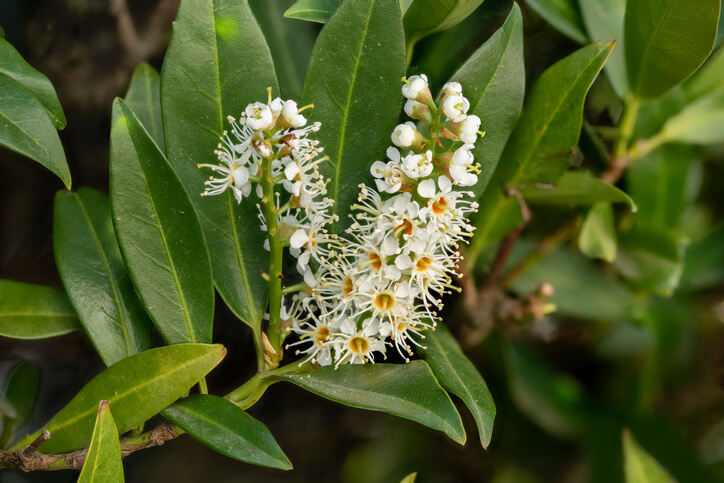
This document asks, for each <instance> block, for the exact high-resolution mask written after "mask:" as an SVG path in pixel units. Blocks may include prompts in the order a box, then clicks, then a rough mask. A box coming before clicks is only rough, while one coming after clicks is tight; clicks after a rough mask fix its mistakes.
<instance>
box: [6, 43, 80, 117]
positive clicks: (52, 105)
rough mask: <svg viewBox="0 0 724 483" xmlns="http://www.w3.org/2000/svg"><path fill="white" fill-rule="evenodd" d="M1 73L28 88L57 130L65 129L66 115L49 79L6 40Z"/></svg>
mask: <svg viewBox="0 0 724 483" xmlns="http://www.w3.org/2000/svg"><path fill="white" fill-rule="evenodd" d="M0 73H2V74H5V75H6V76H8V77H10V78H11V79H13V80H15V81H16V82H17V83H18V84H20V85H21V86H23V87H24V88H26V89H27V90H28V91H30V93H31V94H32V95H33V96H35V97H36V98H37V99H38V100H39V101H40V103H41V104H42V105H43V107H44V108H45V110H46V111H47V112H48V115H49V116H50V119H51V120H52V121H53V124H54V125H55V127H56V128H57V129H63V128H64V127H65V124H66V121H65V114H63V108H62V107H61V106H60V101H59V100H58V96H57V94H56V93H55V89H54V88H53V84H51V83H50V81H49V80H48V78H47V77H45V76H44V75H43V74H41V73H40V72H38V71H37V70H35V69H33V67H32V66H31V65H30V64H28V63H27V62H25V59H23V58H22V56H21V55H20V54H19V53H18V51H17V50H15V48H14V47H13V46H12V45H10V43H9V42H8V41H6V40H2V39H0Z"/></svg>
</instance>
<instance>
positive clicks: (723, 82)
mask: <svg viewBox="0 0 724 483" xmlns="http://www.w3.org/2000/svg"><path fill="white" fill-rule="evenodd" d="M683 87H684V92H685V93H686V96H687V97H688V98H689V99H690V100H693V99H696V98H698V97H701V96H703V95H704V94H708V93H710V92H712V91H714V90H718V89H720V88H724V49H718V50H717V51H716V52H715V53H714V54H712V56H711V57H709V58H708V59H707V60H706V62H705V63H704V65H702V66H701V69H699V70H697V71H696V72H695V73H694V75H692V76H691V77H690V78H689V79H687V80H686V82H684V86H683Z"/></svg>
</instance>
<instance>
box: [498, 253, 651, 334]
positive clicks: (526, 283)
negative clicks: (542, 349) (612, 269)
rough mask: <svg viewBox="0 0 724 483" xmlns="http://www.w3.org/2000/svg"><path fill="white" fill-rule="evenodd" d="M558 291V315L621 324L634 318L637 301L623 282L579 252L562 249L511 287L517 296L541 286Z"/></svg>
mask: <svg viewBox="0 0 724 483" xmlns="http://www.w3.org/2000/svg"><path fill="white" fill-rule="evenodd" d="M544 282H547V283H550V284H551V285H553V288H554V289H555V292H554V293H553V296H552V297H551V298H550V302H551V303H554V304H555V305H556V313H559V314H562V315H569V316H573V317H580V318H582V319H588V320H600V321H607V322H618V321H621V320H624V319H628V318H630V317H631V314H632V313H633V312H634V311H635V310H636V306H637V303H638V302H637V300H636V297H635V296H634V294H633V293H632V292H631V290H630V289H629V288H628V287H627V286H626V285H625V284H623V283H622V282H621V281H620V280H618V279H616V278H614V277H612V276H611V275H610V274H608V273H605V272H604V271H603V270H601V269H600V268H599V267H597V266H596V265H595V264H594V263H593V262H591V261H590V260H588V259H586V258H585V257H584V256H583V255H581V254H580V253H578V252H577V251H576V250H574V249H571V248H567V247H561V248H559V249H558V250H556V251H554V252H553V253H551V254H549V255H548V256H546V257H544V258H543V259H542V260H541V261H540V262H538V263H537V264H535V265H533V266H531V267H530V268H529V269H527V270H526V271H525V272H523V273H522V274H521V275H520V276H519V277H518V278H516V279H515V281H514V282H513V284H512V288H513V290H514V291H515V292H516V293H518V294H526V293H530V291H531V290H533V289H534V288H535V287H537V286H539V285H540V284H541V283H544Z"/></svg>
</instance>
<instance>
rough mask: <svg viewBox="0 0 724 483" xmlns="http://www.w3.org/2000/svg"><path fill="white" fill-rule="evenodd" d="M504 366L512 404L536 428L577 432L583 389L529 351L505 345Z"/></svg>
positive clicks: (564, 433)
mask: <svg viewBox="0 0 724 483" xmlns="http://www.w3.org/2000/svg"><path fill="white" fill-rule="evenodd" d="M505 368H506V372H507V373H508V382H509V384H510V392H511V395H512V396H513V400H514V401H515V404H516V406H517V407H518V409H520V410H521V411H522V412H523V413H524V414H525V415H526V416H528V417H529V418H531V419H532V420H533V421H535V423H536V424H538V425H539V426H540V427H542V428H544V429H545V430H546V431H549V432H551V433H552V434H555V435H557V436H561V437H571V436H576V435H580V434H581V432H582V430H583V429H584V418H585V411H586V407H585V406H584V394H583V388H582V387H581V385H580V383H579V382H578V381H577V380H576V379H574V378H573V377H571V376H569V375H567V374H563V373H560V372H556V371H555V370H554V369H553V368H552V367H549V366H548V365H547V364H546V363H545V361H544V360H543V359H541V358H539V357H537V356H535V355H534V354H533V353H532V352H529V351H528V350H526V349H524V348H523V347H522V346H518V345H515V344H510V343H509V344H506V345H505Z"/></svg>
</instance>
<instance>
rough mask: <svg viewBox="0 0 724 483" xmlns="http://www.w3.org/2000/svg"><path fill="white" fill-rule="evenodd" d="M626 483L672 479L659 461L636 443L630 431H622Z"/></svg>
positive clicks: (655, 482)
mask: <svg viewBox="0 0 724 483" xmlns="http://www.w3.org/2000/svg"><path fill="white" fill-rule="evenodd" d="M623 457H624V462H625V466H624V468H625V470H626V483H669V482H671V481H672V479H671V476H669V475H668V474H667V473H666V471H665V470H664V469H663V468H662V467H661V465H659V463H658V462H657V461H656V460H655V459H653V458H652V457H651V455H650V454H648V453H647V452H646V451H645V450H644V449H643V448H642V447H641V446H639V445H638V443H636V441H635V440H634V438H633V436H631V432H630V431H628V430H626V431H624V432H623Z"/></svg>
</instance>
